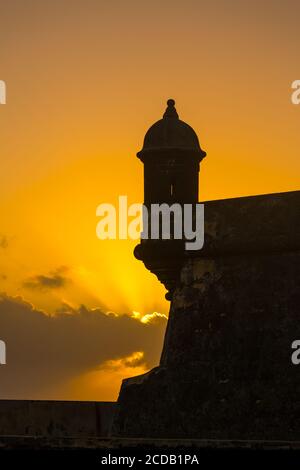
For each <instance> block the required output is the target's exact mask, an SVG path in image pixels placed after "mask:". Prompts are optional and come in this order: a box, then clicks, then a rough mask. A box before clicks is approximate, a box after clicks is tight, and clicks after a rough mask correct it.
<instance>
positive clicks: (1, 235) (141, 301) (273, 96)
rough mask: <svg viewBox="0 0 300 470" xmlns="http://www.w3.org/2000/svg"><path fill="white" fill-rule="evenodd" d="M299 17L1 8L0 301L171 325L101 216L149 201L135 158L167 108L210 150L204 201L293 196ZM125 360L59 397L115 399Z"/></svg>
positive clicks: (51, 4) (35, 4)
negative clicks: (99, 211)
mask: <svg viewBox="0 0 300 470" xmlns="http://www.w3.org/2000/svg"><path fill="white" fill-rule="evenodd" d="M299 10H300V7H299V2H297V1H296V0H295V1H294V0H292V1H291V0H288V1H285V2H282V1H278V0H266V1H264V2H261V1H258V0H254V1H250V0H249V1H248V0H243V1H238V0H235V1H233V0H218V1H216V0H212V1H199V0H186V1H176V0H172V1H169V0H167V1H164V2H161V1H155V0H154V1H151V2H150V1H147V0H145V1H135V0H129V1H126V2H125V1H121V0H119V1H114V0H112V1H110V2H104V1H102V0H72V1H71V0H51V1H50V0H49V1H48V0H43V1H42V2H41V1H38V0H27V1H26V2H24V1H22V0H4V1H3V2H1V5H0V79H1V80H5V82H6V85H7V104H6V105H4V106H0V131H1V139H0V160H1V174H0V178H1V184H0V195H1V200H0V211H1V212H0V215H1V222H0V245H1V246H2V248H0V250H1V251H0V254H1V258H0V279H1V281H0V282H1V289H0V290H1V291H2V292H6V293H7V295H9V296H11V297H15V296H17V295H18V296H21V297H22V298H23V299H25V300H26V301H28V302H30V303H31V304H32V305H33V306H34V308H36V309H39V310H42V311H43V312H45V313H47V314H51V315H54V314H57V311H58V310H61V309H62V305H63V306H64V307H63V308H65V309H66V308H69V309H73V310H74V311H75V310H77V309H78V308H79V307H80V305H82V304H84V305H85V306H86V307H87V308H88V309H95V308H100V309H102V310H103V311H104V312H107V311H112V312H116V313H117V314H127V315H132V312H135V311H138V312H139V314H140V316H139V317H137V319H138V321H141V322H142V323H143V324H144V327H145V328H146V327H147V319H148V318H150V317H149V315H152V314H153V312H159V313H160V314H161V315H163V316H165V315H167V313H168V303H167V302H166V301H165V300H164V292H165V291H164V288H163V286H162V285H161V284H160V283H159V282H158V281H157V280H156V278H155V277H154V276H153V275H152V274H150V273H149V272H148V271H146V269H145V268H144V266H143V264H142V263H140V262H138V261H137V260H135V259H134V257H133V254H132V252H133V248H134V246H135V245H136V242H134V241H130V240H129V241H128V240H120V241H100V240H98V239H97V238H96V235H95V229H96V223H97V218H96V216H95V211H96V207H97V206H98V205H99V204H100V203H102V202H109V203H117V200H118V196H119V195H128V200H129V203H133V202H142V197H143V180H142V178H143V172H142V164H141V162H140V161H139V160H138V159H137V158H136V156H135V154H136V152H137V151H138V150H140V148H141V146H142V142H143V137H144V134H145V132H146V130H147V129H148V127H149V126H150V125H151V124H152V123H153V122H154V121H156V120H158V119H160V118H161V116H162V114H163V112H164V109H165V103H166V100H167V99H168V98H170V97H172V98H174V99H175V100H176V107H177V111H178V113H179V117H180V118H181V119H183V120H184V121H186V122H188V123H189V124H190V125H191V126H192V127H193V128H194V129H195V131H196V132H197V134H198V136H199V139H200V143H201V146H202V148H203V149H204V150H205V151H206V152H207V158H205V159H204V161H203V162H202V164H201V172H200V197H201V200H208V199H218V198H227V197H236V196H245V195H253V194H261V193H269V192H280V191H288V190H295V189H299V170H300V159H299V147H300V133H299V125H300V105H299V106H295V105H293V104H292V103H291V83H292V82H293V81H294V80H296V79H299V78H300V70H299V61H298V56H299V51H298V44H299V13H300V12H299ZM39 276H44V277H43V278H41V277H39ZM45 277H46V278H50V281H49V282H50V285H49V282H48V284H47V279H46V280H45ZM51 279H52V280H53V279H54V281H51ZM39 280H42V281H43V280H44V281H45V282H44V283H43V282H40V284H39ZM51 282H54V284H51ZM147 315H148V317H147ZM162 318H163V319H164V317H162ZM124 334H125V333H124ZM0 337H1V332H0ZM112 341H113V339H112ZM157 341H158V343H159V347H158V348H157V350H158V351H159V349H160V348H161V341H162V336H158V337H157ZM138 353H140V354H142V355H143V354H144V351H139V350H138V351H136V350H132V351H131V352H128V351H127V352H126V354H125V355H124V357H127V358H128V357H135V358H136V356H132V355H134V354H138ZM121 356H122V355H120V357H112V358H111V359H107V360H105V362H104V363H103V364H102V365H101V366H99V367H100V369H99V368H96V369H95V370H94V369H93V370H88V368H87V370H86V371H84V372H80V374H79V375H78V376H77V375H76V374H74V376H73V377H72V378H70V379H69V378H68V384H69V385H70V384H73V385H72V386H70V387H71V388H69V390H71V389H72V393H71V391H70V393H69V395H68V393H67V392H66V390H67V388H66V387H67V385H64V386H63V390H64V393H63V396H64V398H67V397H68V396H69V397H71V398H72V397H74V396H76V398H81V399H85V398H86V399H92V398H93V399H109V397H111V398H115V397H116V394H117V390H118V388H119V385H120V379H121V377H124V376H126V375H128V374H129V375H135V374H136V373H140V372H141V371H142V372H144V371H145V370H146V369H147V366H146V365H145V364H144V363H143V361H140V362H138V365H137V366H136V367H132V364H131V365H130V361H128V360H127V361H126V360H125V362H124V357H123V358H122V357H121ZM142 358H143V356H141V357H140V359H142ZM156 360H158V355H157V358H156ZM109 361H115V362H109ZM118 361H119V362H118ZM125 363H126V364H125ZM153 363H155V358H154V359H153V361H152V363H151V364H150V365H151V366H153ZM124 364H125V365H124ZM148 365H149V364H148ZM7 367H9V364H8V366H7ZM133 369H134V370H133ZM99 370H100V372H99ZM116 370H117V372H116ZM95 371H96V372H95ZM0 373H2V371H0ZM97 377H98V380H99V383H100V385H99V384H96V385H95V381H97ZM104 377H106V378H105V379H104ZM87 384H90V385H87ZM101 384H102V385H101ZM108 384H109V385H108ZM101 387H102V388H101ZM61 390H62V388H61V387H58V386H57V387H56V385H55V384H53V390H52V391H51V392H50V391H49V394H48V395H49V396H50V395H51V397H54V398H55V397H56V398H60V397H61V396H62V394H61V392H60V391H61ZM75 390H76V392H75ZM73 392H74V393H73ZM41 396H42V397H46V396H47V392H45V393H43V394H41Z"/></svg>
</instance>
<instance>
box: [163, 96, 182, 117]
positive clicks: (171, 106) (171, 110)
mask: <svg viewBox="0 0 300 470" xmlns="http://www.w3.org/2000/svg"><path fill="white" fill-rule="evenodd" d="M167 105H168V107H167V109H166V111H165V113H164V118H173V119H178V118H179V116H178V114H177V111H176V108H175V101H174V100H173V99H169V100H168V101H167Z"/></svg>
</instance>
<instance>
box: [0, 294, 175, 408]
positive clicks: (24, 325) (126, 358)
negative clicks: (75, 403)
mask: <svg viewBox="0 0 300 470" xmlns="http://www.w3.org/2000/svg"><path fill="white" fill-rule="evenodd" d="M142 319H143V317H140V318H138V315H136V314H135V315H133V316H132V317H130V316H128V315H116V314H114V313H104V312H102V311H101V310H99V309H88V308H86V307H84V306H82V307H80V308H79V309H78V310H76V309H72V308H71V307H69V306H68V305H64V306H63V307H62V308H61V309H60V311H59V312H58V313H57V314H56V315H54V316H49V315H47V314H45V313H44V312H42V311H40V310H37V309H35V308H34V307H33V306H32V305H31V304H29V303H28V302H25V301H24V300H23V299H22V298H20V297H10V296H8V295H6V294H1V295H0V339H1V340H4V341H5V342H6V347H7V364H6V365H5V366H1V368H0V375H1V387H0V398H13V399H47V398H55V399H68V398H69V399H72V398H74V396H73V395H72V389H71V388H70V384H71V383H74V384H76V399H79V398H81V399H86V396H87V395H88V397H89V398H88V399H95V400H96V399H99V400H101V399H104V398H103V396H102V392H101V390H102V388H101V381H108V380H110V381H113V380H115V379H116V380H117V382H116V383H115V384H114V387H115V388H116V387H117V388H119V386H120V380H121V378H122V377H123V376H122V373H123V372H124V373H125V374H126V372H127V373H128V372H129V371H131V372H133V373H132V374H130V375H136V374H135V373H134V372H135V371H136V373H140V372H143V371H144V370H146V369H148V368H151V367H153V366H154V365H156V364H157V362H158V361H159V355H160V352H161V348H162V341H163V335H164V331H165V327H166V318H165V317H164V316H160V315H159V314H151V316H150V321H149V319H148V318H147V321H143V320H142ZM104 370H105V374H103V371H104ZM108 372H109V373H108ZM81 378H82V382H81ZM88 380H90V381H91V383H90V384H89V383H88ZM92 382H93V383H92ZM105 386H106V387H107V384H106V385H105ZM74 387H75V385H74ZM81 387H82V396H81ZM66 390H68V391H66ZM93 393H94V394H95V396H94V395H93ZM91 394H92V396H91Z"/></svg>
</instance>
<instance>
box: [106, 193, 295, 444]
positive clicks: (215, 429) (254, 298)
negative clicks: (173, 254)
mask: <svg viewBox="0 0 300 470" xmlns="http://www.w3.org/2000/svg"><path fill="white" fill-rule="evenodd" d="M299 319H300V191H295V192H288V193H280V194H268V195H263V196H254V197H245V198H236V199H227V200H220V201H211V202H207V203H205V243H204V248H203V250H201V251H199V252H197V253H193V252H186V253H185V258H184V262H183V267H182V270H181V276H180V280H179V282H178V283H177V286H176V289H175V291H174V295H173V300H172V303H171V309H170V317H169V322H168V326H167V333H166V337H165V344H164V348H163V353H162V357H161V362H160V365H159V366H158V367H157V368H155V369H153V370H152V371H150V372H149V373H147V374H144V375H142V376H139V377H134V378H131V379H128V380H125V381H124V382H123V385H122V388H121V392H120V397H119V402H118V415H117V418H116V420H115V424H114V433H115V435H118V436H126V437H129V436H132V437H133V436H134V437H138V436H139V437H146V438H150V437H154V436H155V437H161V438H163V437H164V438H166V437H169V438H200V439H246V440H247V439H279V440H292V441H293V440H300V366H299V367H297V366H295V365H293V364H292V362H291V353H292V350H291V344H292V342H293V341H294V340H295V339H300V322H299Z"/></svg>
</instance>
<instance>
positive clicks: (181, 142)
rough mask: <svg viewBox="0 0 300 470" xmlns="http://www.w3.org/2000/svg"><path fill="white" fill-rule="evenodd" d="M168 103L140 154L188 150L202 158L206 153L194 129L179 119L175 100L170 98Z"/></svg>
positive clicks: (150, 131) (147, 135)
mask: <svg viewBox="0 0 300 470" xmlns="http://www.w3.org/2000/svg"><path fill="white" fill-rule="evenodd" d="M167 105H168V107H167V109H166V111H165V113H164V115H163V118H162V119H160V120H159V121H157V122H156V123H155V124H153V125H152V126H151V127H150V129H149V130H148V131H147V133H146V135H145V139H144V145H143V148H142V150H141V151H140V152H138V156H140V155H141V154H144V153H148V152H149V153H150V152H151V151H156V150H159V151H162V150H186V151H191V152H192V153H197V154H199V156H201V158H203V157H205V155H206V153H205V152H203V150H202V149H201V147H200V144H199V140H198V137H197V134H196V132H195V131H194V129H192V127H191V126H189V125H188V124H186V123H185V122H183V121H181V120H180V119H179V117H178V114H177V111H176V109H175V101H174V100H173V99H169V100H168V101H167Z"/></svg>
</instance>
